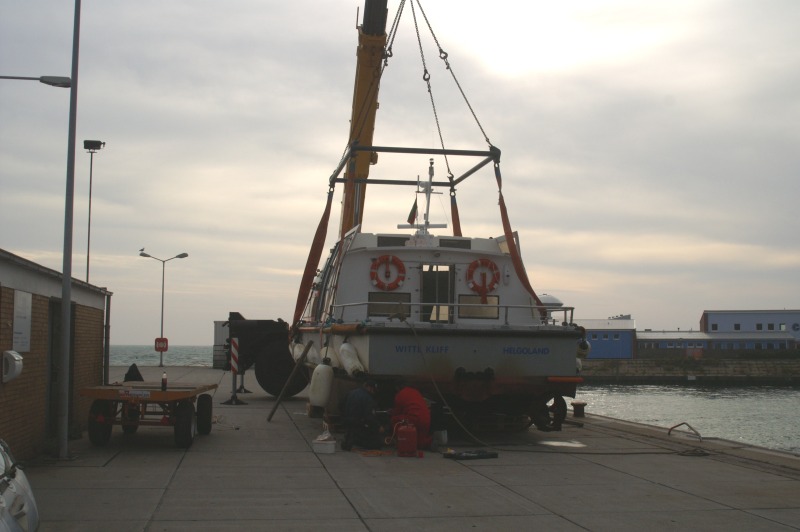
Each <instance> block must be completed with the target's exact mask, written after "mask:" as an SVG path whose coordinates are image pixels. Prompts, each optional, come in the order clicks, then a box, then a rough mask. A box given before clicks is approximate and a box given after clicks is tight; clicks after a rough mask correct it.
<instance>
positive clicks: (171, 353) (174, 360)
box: [109, 345, 214, 368]
mask: <svg viewBox="0 0 800 532" xmlns="http://www.w3.org/2000/svg"><path fill="white" fill-rule="evenodd" d="M161 355H162V354H161V353H158V352H156V351H155V350H154V349H153V346H152V345H112V346H111V349H110V350H109V359H110V363H111V365H112V366H130V365H131V364H136V365H137V366H158V365H159V364H160V362H161ZM163 360H164V365H165V366H202V367H209V368H210V367H211V366H212V365H213V363H214V348H213V347H212V346H210V345H171V346H169V349H168V350H167V351H166V352H165V353H163Z"/></svg>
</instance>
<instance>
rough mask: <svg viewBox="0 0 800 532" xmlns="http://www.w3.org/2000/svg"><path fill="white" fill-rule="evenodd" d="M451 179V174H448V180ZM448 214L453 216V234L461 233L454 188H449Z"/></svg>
mask: <svg viewBox="0 0 800 532" xmlns="http://www.w3.org/2000/svg"><path fill="white" fill-rule="evenodd" d="M452 181H453V175H452V174H450V182H451V183H452ZM450 214H451V215H452V217H453V236H462V235H461V218H460V217H459V216H458V203H457V202H456V189H455V187H451V188H450Z"/></svg>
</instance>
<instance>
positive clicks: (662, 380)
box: [581, 357, 800, 385]
mask: <svg viewBox="0 0 800 532" xmlns="http://www.w3.org/2000/svg"><path fill="white" fill-rule="evenodd" d="M581 376H582V377H583V378H584V381H585V383H586V384H671V383H686V382H687V381H688V382H692V381H694V382H698V383H708V384H711V383H713V384H731V385H734V384H742V385H747V384H800V357H796V358H795V357H793V358H759V359H742V358H732V359H722V358H707V359H706V358H703V359H693V358H659V359H633V360H620V359H607V360H591V359H589V360H584V361H583V369H582V370H581Z"/></svg>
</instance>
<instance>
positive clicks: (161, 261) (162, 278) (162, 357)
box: [139, 248, 189, 367]
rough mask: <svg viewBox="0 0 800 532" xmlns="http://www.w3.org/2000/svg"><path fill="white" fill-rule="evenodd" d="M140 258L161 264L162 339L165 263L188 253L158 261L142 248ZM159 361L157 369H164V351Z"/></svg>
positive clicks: (183, 256)
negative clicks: (153, 260) (146, 258)
mask: <svg viewBox="0 0 800 532" xmlns="http://www.w3.org/2000/svg"><path fill="white" fill-rule="evenodd" d="M139 256H140V257H148V258H151V259H155V260H157V261H159V262H160V263H161V336H160V337H159V338H164V274H165V272H166V269H167V263H168V262H169V261H171V260H172V259H185V258H186V257H188V256H189V254H188V253H181V254H179V255H175V256H174V257H170V258H168V259H159V258H158V257H154V256H152V255H150V254H149V253H145V252H144V248H142V249H140V250H139ZM160 356H161V358H160V360H159V362H158V366H159V367H164V351H160Z"/></svg>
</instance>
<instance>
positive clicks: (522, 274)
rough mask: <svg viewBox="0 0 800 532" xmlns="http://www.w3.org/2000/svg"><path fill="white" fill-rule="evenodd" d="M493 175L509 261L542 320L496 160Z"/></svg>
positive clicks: (543, 317) (545, 315) (545, 316)
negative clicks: (515, 232) (505, 198)
mask: <svg viewBox="0 0 800 532" xmlns="http://www.w3.org/2000/svg"><path fill="white" fill-rule="evenodd" d="M494 176H495V178H496V179H497V191H498V194H499V195H500V200H499V203H500V218H501V219H502V220H503V232H504V233H505V237H506V244H507V245H508V251H509V253H510V254H511V262H512V263H513V264H514V271H515V272H517V277H519V280H520V281H521V282H522V287H523V288H525V290H527V291H528V293H529V294H530V295H531V296H533V300H534V301H535V302H536V305H537V306H538V307H539V315H540V316H541V317H542V319H543V320H544V319H546V318H547V312H546V311H545V309H544V305H543V304H542V300H541V299H539V296H537V295H536V292H535V291H534V290H533V287H532V286H531V282H530V281H529V280H528V273H527V272H526V271H525V266H524V265H523V264H522V257H520V255H519V250H518V249H517V242H516V240H514V234H513V232H512V231H511V222H510V221H509V220H508V210H506V202H505V200H504V199H503V178H502V177H501V176H500V163H498V162H497V161H495V163H494Z"/></svg>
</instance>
